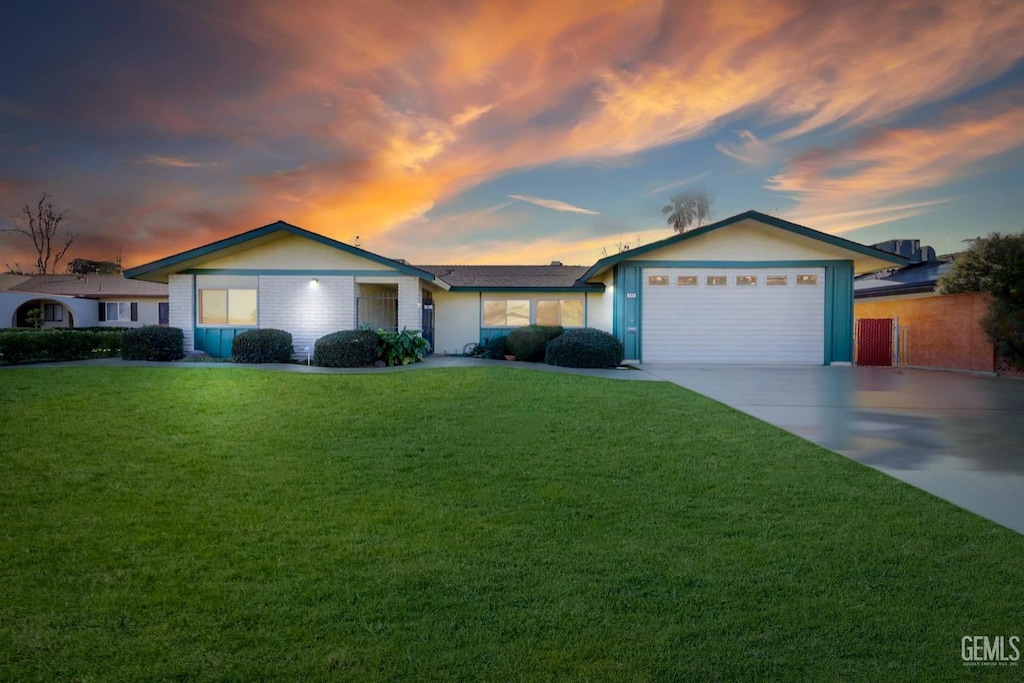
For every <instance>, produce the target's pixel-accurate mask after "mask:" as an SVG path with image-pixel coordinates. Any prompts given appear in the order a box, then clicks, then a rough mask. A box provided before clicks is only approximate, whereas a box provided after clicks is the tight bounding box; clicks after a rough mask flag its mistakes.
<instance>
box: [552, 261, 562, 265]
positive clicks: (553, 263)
mask: <svg viewBox="0 0 1024 683" xmlns="http://www.w3.org/2000/svg"><path fill="white" fill-rule="evenodd" d="M551 265H553V266H560V265H562V262H561V261H552V262H551Z"/></svg>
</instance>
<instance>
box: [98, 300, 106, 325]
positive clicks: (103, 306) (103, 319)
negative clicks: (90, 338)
mask: <svg viewBox="0 0 1024 683" xmlns="http://www.w3.org/2000/svg"><path fill="white" fill-rule="evenodd" d="M99 304H100V317H99V320H100V322H101V323H105V322H107V305H106V304H105V303H103V302H102V301H100V302H99Z"/></svg>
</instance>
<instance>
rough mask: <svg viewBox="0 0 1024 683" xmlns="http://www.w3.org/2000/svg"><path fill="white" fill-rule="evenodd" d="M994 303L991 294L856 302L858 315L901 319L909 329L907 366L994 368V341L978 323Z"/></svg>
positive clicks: (956, 368)
mask: <svg viewBox="0 0 1024 683" xmlns="http://www.w3.org/2000/svg"><path fill="white" fill-rule="evenodd" d="M990 302H991V298H990V297H989V295H987V294H950V295H945V296H943V295H938V294H936V295H930V296H923V297H908V298H903V299H887V300H877V299H861V300H858V301H855V302H854V317H856V318H858V319H859V318H899V324H900V326H901V327H906V328H907V347H906V348H907V357H906V364H907V365H913V366H918V367H925V368H945V369H953V370H982V371H989V372H991V371H993V370H995V363H994V353H993V349H992V344H991V343H989V341H988V339H987V338H986V337H985V332H984V331H983V330H982V329H981V324H980V322H981V319H982V318H983V317H984V316H985V314H986V313H987V312H988V308H989V305H990Z"/></svg>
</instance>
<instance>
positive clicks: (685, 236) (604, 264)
mask: <svg viewBox="0 0 1024 683" xmlns="http://www.w3.org/2000/svg"><path fill="white" fill-rule="evenodd" d="M747 219H752V220H755V221H758V222H759V223H764V224H765V225H770V226H772V227H774V228H779V229H781V230H785V231H787V232H791V233H794V234H796V235H800V236H802V237H809V238H811V239H814V240H818V241H820V242H825V243H826V244H830V245H832V246H835V247H840V248H842V249H847V250H849V251H853V252H856V253H859V254H864V255H865V256H870V257H872V258H876V259H879V260H882V261H888V262H889V263H895V264H897V265H901V266H903V265H906V264H907V259H905V258H903V257H902V256H897V255H896V254H892V253H890V252H888V251H882V250H881V249H875V248H874V247H868V246H865V245H863V244H860V243H859V242H854V241H852V240H848V239H843V238H842V237H836V236H835V235H829V234H828V233H824V232H820V231H818V230H814V229H812V228H808V227H807V226H805V225H799V224H797V223H791V222H789V221H786V220H783V219H781V218H776V217H775V216H769V215H768V214H764V213H761V212H760V211H753V210H751V211H744V212H743V213H738V214H736V215H735V216H730V217H729V218H726V219H724V220H721V221H718V222H717V223H712V224H710V225H705V226H703V227H700V228H697V229H696V230H690V231H689V232H684V233H682V234H679V235H673V236H672V237H668V238H666V239H663V240H659V241H658V242H651V243H650V244H645V245H643V246H642V247H637V248H635V249H630V250H629V251H624V252H622V253H619V254H613V255H611V256H606V257H605V258H603V259H601V260H599V261H598V262H597V263H595V264H594V265H592V266H591V267H590V269H589V270H587V272H586V273H584V274H583V275H582V276H581V277H580V280H581V281H584V282H585V281H586V280H588V279H590V278H592V277H594V276H595V275H597V274H598V273H600V272H601V271H603V270H604V269H606V268H608V267H610V266H613V265H615V264H616V263H620V262H622V261H625V260H628V259H630V258H632V257H634V256H636V255H637V254H646V253H648V252H651V251H654V250H656V249H661V248H662V247H667V246H669V245H672V244H676V243H678V242H684V241H686V240H689V239H693V238H694V237H700V236H701V235H706V234H708V233H709V232H714V231H715V230H720V229H722V228H724V227H727V226H729V225H733V224H735V223H739V222H740V221H745V220H747Z"/></svg>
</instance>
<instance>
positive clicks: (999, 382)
mask: <svg viewBox="0 0 1024 683" xmlns="http://www.w3.org/2000/svg"><path fill="white" fill-rule="evenodd" d="M642 368H643V369H644V370H646V371H647V372H649V373H651V374H653V375H655V376H657V377H660V378H662V379H665V380H667V381H670V382H674V383H675V384H679V385H680V386H683V387H686V388H687V389H692V390H693V391H696V392H698V393H701V394H704V395H705V396H709V397H710V398H713V399H715V400H717V401H720V402H722V403H724V404H726V405H729V406H732V407H733V408H736V409H737V410H741V411H743V412H745V413H748V414H750V415H753V416H754V417H757V418H759V419H761V420H764V421H765V422H769V423H771V424H774V425H777V426H779V427H782V428H783V429H785V430H787V431H790V432H793V433H794V434H797V435H799V436H802V437H803V438H805V439H808V440H809V441H813V442H815V443H817V444H820V445H822V446H825V447H826V448H830V449H832V450H833V451H836V452H838V453H841V454H843V455H845V456H847V457H849V458H852V459H854V460H856V461H857V462H860V463H863V464H865V465H869V466H870V467H874V468H875V469H877V470H880V471H882V472H885V473H886V474H888V475H890V476H893V477H896V478H897V479H901V480H903V481H905V482H907V483H909V484H912V485H914V486H916V487H918V488H921V489H924V490H925V491H928V492H930V493H932V494H934V495H936V496H939V497H940V498H945V499H946V500H948V501H950V502H952V503H954V504H956V505H959V506H960V507H962V508H965V509H967V510H970V511H972V512H974V513H977V514H979V515H981V516H983V517H987V518H989V519H991V520H993V521H995V522H998V523H999V524H1002V525H1003V526H1006V527H1009V528H1011V529H1014V530H1015V531H1018V532H1020V533H1022V534H1024V381H1021V380H1013V379H1004V378H997V377H986V376H979V375H969V374H960V373H951V372H937V371H928V370H897V369H893V368H861V367H856V368H852V367H779V366H775V367H761V366H754V367H752V366H746V367H745V366H730V365H662V364H651V365H649V364H644V365H643V366H642Z"/></svg>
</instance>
